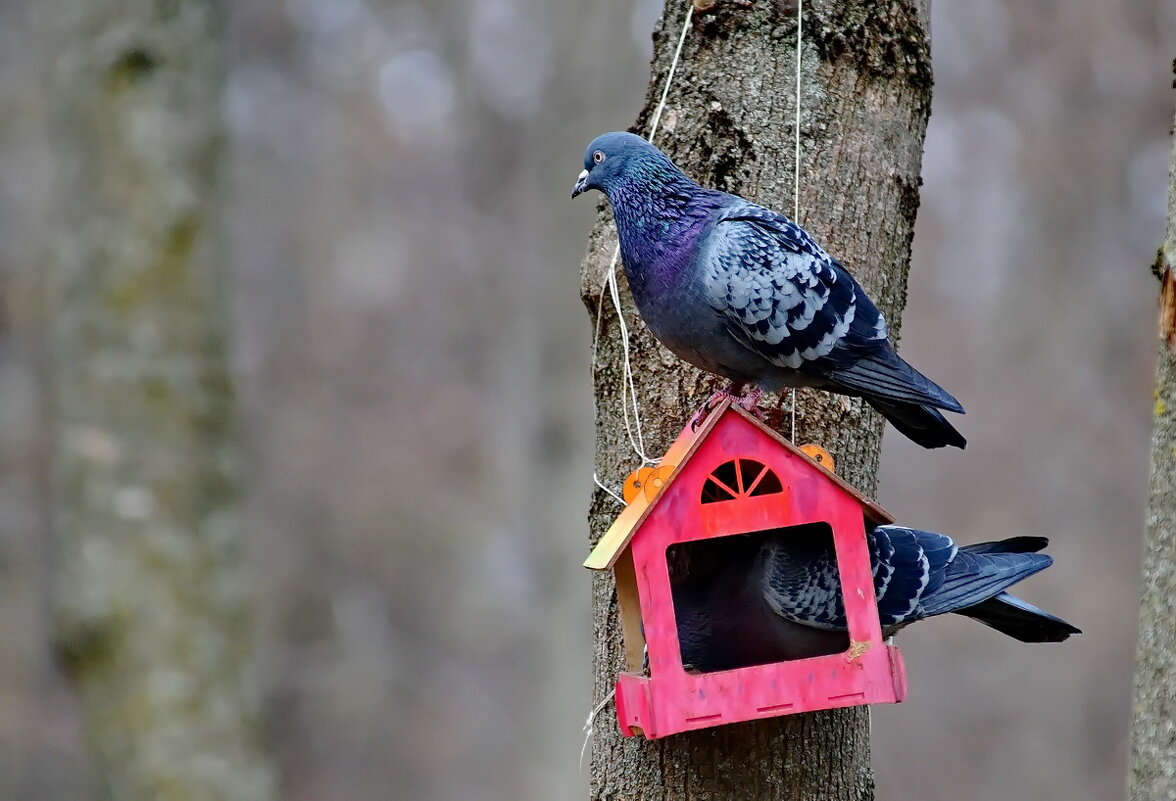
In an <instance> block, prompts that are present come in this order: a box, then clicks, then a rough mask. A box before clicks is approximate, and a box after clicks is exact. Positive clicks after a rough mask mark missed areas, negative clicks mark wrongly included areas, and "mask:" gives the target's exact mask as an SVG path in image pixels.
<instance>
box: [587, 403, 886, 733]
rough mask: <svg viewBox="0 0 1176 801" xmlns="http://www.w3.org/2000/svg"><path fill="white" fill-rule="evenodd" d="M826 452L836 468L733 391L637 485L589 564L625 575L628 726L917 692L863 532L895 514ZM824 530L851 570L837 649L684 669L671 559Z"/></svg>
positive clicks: (624, 721)
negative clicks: (892, 636)
mask: <svg viewBox="0 0 1176 801" xmlns="http://www.w3.org/2000/svg"><path fill="white" fill-rule="evenodd" d="M810 449H811V450H810ZM805 451H809V452H810V453H813V454H814V455H815V457H816V458H813V457H811V456H810V455H809V454H808V453H806V452H805ZM822 462H824V463H825V464H826V465H828V467H831V466H832V465H831V460H830V459H829V457H828V454H826V453H824V452H823V451H821V450H820V449H817V448H813V447H812V446H805V448H804V449H803V450H802V449H798V448H796V447H794V446H793V445H792V444H791V443H789V442H788V441H787V440H785V439H783V438H782V437H781V436H780V435H779V434H777V433H776V432H774V431H772V430H771V429H769V428H767V427H766V426H764V425H763V424H762V423H760V422H759V421H758V420H756V419H754V418H753V417H751V416H750V415H748V414H747V413H745V412H743V411H742V410H741V409H739V408H738V407H734V406H731V404H730V402H729V401H725V402H723V403H721V404H720V405H719V406H718V407H717V408H716V409H715V410H714V411H713V412H712V413H711V414H710V415H709V416H708V417H707V418H706V420H705V421H703V423H702V425H700V426H699V427H698V429H697V430H691V428H690V427H689V426H687V427H686V428H685V429H683V431H682V433H681V434H680V435H679V436H678V439H677V440H676V441H675V442H674V444H673V445H672V446H671V447H670V449H669V450H668V451H667V452H666V454H665V456H664V457H663V459H662V461H661V465H660V466H659V467H658V468H655V469H652V470H650V469H646V470H645V471H644V472H639V473H638V478H637V480H635V481H631V482H630V485H629V487H627V489H629V490H631V491H632V492H630V493H627V495H631V500H630V502H629V504H628V506H626V507H625V509H624V511H622V512H621V514H620V516H619V517H618V518H617V519H616V521H615V522H614V523H613V525H612V526H611V527H610V528H609V530H608V531H607V532H606V533H605V535H604V537H602V538H601V540H600V542H599V543H598V544H597V546H596V547H595V549H593V551H592V553H591V555H590V556H589V557H588V559H587V561H585V563H584V565H585V567H588V568H592V569H595V570H605V569H609V568H611V569H612V570H613V571H614V574H615V577H616V585H617V596H618V600H619V604H620V617H621V628H622V633H623V636H624V641H625V653H626V662H627V670H626V671H625V672H623V673H621V674H620V676H619V677H618V680H617V685H616V706H617V718H618V721H619V722H620V727H621V731H622V732H623V733H624V734H625V735H626V736H633V735H636V734H643V735H644V736H645V737H647V738H649V739H655V738H658V737H665V736H667V735H670V734H676V733H678V732H683V731H688V730H691V729H700V728H704V727H707V726H717V725H720V724H723V723H735V722H738V721H745V720H755V719H758V718H767V717H774V716H777V715H788V714H793V713H797V712H811V711H814V710H818V709H833V708H836V707H845V706H855V705H859V704H878V703H897V702H899V701H901V700H903V698H904V697H905V696H906V676H905V671H904V669H903V662H902V655H901V654H900V653H899V651H898V649H897V648H896V647H894V646H892V645H888V644H886V643H884V642H883V640H882V630H881V626H880V625H879V622H878V609H877V605H876V604H875V601H874V580H873V575H872V573H871V569H870V556H869V551H868V548H867V545H866V533H865V532H866V527H865V521H866V520H867V519H868V520H869V521H871V522H872V523H876V524H881V523H889V522H891V521H892V518H891V517H890V516H889V515H888V514H887V513H886V511H885V510H883V509H882V508H881V507H879V506H878V505H876V504H875V503H873V502H872V501H870V500H868V499H867V498H865V497H863V496H862V495H861V494H860V493H858V492H857V491H856V490H855V489H854V488H853V487H851V486H850V485H849V484H847V483H846V482H845V481H843V480H842V479H840V478H839V477H838V476H836V475H835V474H834V473H833V472H831V470H830V469H827V467H826V466H823V465H822ZM627 500H628V498H627ZM814 529H817V530H820V531H823V532H825V536H828V537H831V539H832V544H833V548H834V549H835V552H836V558H837V568H838V572H839V574H840V578H841V591H842V600H843V602H844V607H845V616H846V623H847V628H848V636H847V637H844V639H842V640H840V645H838V646H836V652H835V653H829V652H825V653H823V654H822V655H820V656H813V657H809V658H802V659H793V660H791V661H779V662H771V663H768V664H749V665H746V666H740V667H736V668H734V669H724V670H716V671H714V672H698V671H696V670H694V669H692V668H691V667H690V666H686V665H683V662H682V655H681V651H680V647H679V641H678V625H677V622H678V620H677V618H676V616H675V606H674V597H675V596H674V589H673V587H672V578H671V572H672V571H671V563H670V558H671V555H672V554H674V553H675V552H681V549H682V548H690V547H694V546H691V545H689V543H693V542H696V541H702V540H717V539H718V538H723V537H735V536H736V535H755V534H757V533H759V532H769V531H770V532H772V533H773V536H779V537H787V536H789V533H790V532H797V536H800V532H805V533H806V534H805V535H806V536H807V535H809V534H811V532H812V531H814ZM715 544H716V545H721V544H722V543H719V542H716V543H715Z"/></svg>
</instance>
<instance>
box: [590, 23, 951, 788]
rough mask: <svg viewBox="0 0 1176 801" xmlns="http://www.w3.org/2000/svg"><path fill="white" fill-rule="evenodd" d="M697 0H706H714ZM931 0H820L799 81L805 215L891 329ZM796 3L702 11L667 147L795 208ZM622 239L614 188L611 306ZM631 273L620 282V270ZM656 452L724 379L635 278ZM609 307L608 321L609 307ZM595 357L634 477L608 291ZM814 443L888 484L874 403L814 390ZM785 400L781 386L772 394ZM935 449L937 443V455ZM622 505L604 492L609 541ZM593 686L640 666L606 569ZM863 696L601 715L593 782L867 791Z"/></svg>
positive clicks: (622, 461) (594, 284) (922, 103)
mask: <svg viewBox="0 0 1176 801" xmlns="http://www.w3.org/2000/svg"><path fill="white" fill-rule="evenodd" d="M698 5H706V4H705V3H698ZM685 13H686V2H683V0H667V3H666V9H665V14H664V16H663V21H662V24H661V25H660V26H659V28H658V30H657V31H656V32H655V37H654V40H655V45H654V58H653V70H652V78H651V81H650V86H649V91H648V94H647V99H646V104H645V108H644V109H643V111H642V112H641V114H640V116H639V117H638V120H637V125H636V126H635V127H634V129H633V130H635V131H637V132H640V133H646V132H647V130H648V124H649V120H650V118H651V116H652V114H653V110H654V108H655V106H656V102H657V99H658V97H659V96H660V93H661V91H662V87H663V84H664V82H665V78H666V74H667V71H668V68H669V64H670V61H671V57H672V55H673V51H674V47H675V45H676V44H677V39H678V35H679V32H680V30H681V26H682V22H683V19H684V16H685ZM927 23H928V5H927V2H923V1H922V0H889V1H888V2H882V3H874V2H867V0H854V1H853V2H835V1H834V0H820V1H819V2H814V3H806V4H805V15H804V23H803V28H804V30H803V33H804V42H803V45H802V48H801V53H800V59H801V64H802V69H803V80H802V98H801V110H802V116H801V136H802V155H801V190H800V220H799V222H800V223H801V224H802V225H804V226H805V227H806V228H807V229H808V230H809V231H810V232H812V233H813V235H814V236H816V237H817V239H818V241H820V242H821V243H822V244H823V245H824V246H825V247H826V249H827V250H828V251H829V252H830V253H832V254H834V255H835V256H836V257H838V258H839V259H840V260H842V261H843V263H844V264H846V266H847V267H848V268H849V269H850V270H851V271H852V272H853V273H854V275H855V276H856V277H857V278H858V280H859V281H861V283H862V284H863V285H864V286H865V288H866V290H867V292H868V293H869V294H870V296H871V297H873V298H874V299H875V301H877V303H878V305H879V307H880V308H881V309H882V311H883V313H884V314H885V315H886V317H887V320H888V321H889V322H890V325H891V329H892V331H894V332H895V333H897V330H898V324H899V316H900V313H901V310H902V307H903V304H904V302H905V293H906V277H907V271H908V267H909V260H910V248H911V239H912V236H913V226H914V221H915V213H916V210H917V207H918V200H919V190H918V187H919V184H920V178H919V173H920V164H921V159H922V147H923V137H924V134H925V132H926V124H927V117H928V114H929V110H930V101H931V64H930V47H929V43H928V39H927ZM795 34H796V16H795V6H794V5H790V4H788V3H785V2H779V1H777V2H757V3H740V2H736V1H735V0H718V1H717V2H715V3H713V4H711V5H710V8H709V9H707V10H702V11H698V12H696V14H695V18H694V24H693V29H692V30H691V31H690V33H689V34H688V35H687V39H686V43H685V46H684V48H683V51H682V56H681V61H680V63H679V65H678V71H677V74H676V77H675V79H674V82H673V86H672V88H671V89H670V93H669V98H668V101H667V105H666V109H665V112H664V116H663V118H662V125H661V130H660V131H659V133H658V136H657V141H656V144H658V145H659V147H661V148H662V149H663V150H665V151H666V152H667V153H668V154H669V155H670V156H671V157H672V158H673V159H674V160H675V161H676V162H677V163H678V164H679V165H680V166H681V167H682V168H683V169H684V170H685V171H686V172H687V173H688V174H689V175H691V176H692V177H693V178H695V179H696V180H698V181H699V182H700V183H702V184H703V185H707V186H713V187H716V188H719V189H723V190H726V191H730V192H737V193H739V194H741V195H743V196H744V197H747V198H749V199H751V200H754V201H756V202H759V203H763V204H765V205H767V206H769V207H772V208H775V209H777V210H780V211H783V212H785V213H788V214H789V216H791V212H792V179H793V155H792V154H793V136H794V126H793V120H794V115H795V91H796V90H795V74H796V61H795V59H796V57H797V55H796V53H795V44H794V43H795ZM615 243H616V236H615V233H614V231H613V228H612V225H611V220H610V216H609V214H608V211H607V206H606V205H605V204H604V203H603V202H602V203H601V205H600V208H599V210H598V219H597V224H596V227H595V229H594V230H593V233H592V235H591V239H590V242H589V247H588V252H587V255H586V257H585V260H584V263H583V271H582V283H581V291H582V296H583V299H584V302H585V304H586V305H587V306H588V308H589V312H590V314H591V315H593V316H595V315H596V311H597V308H598V306H597V303H598V298H599V295H600V292H601V282H602V276H604V275H605V273H606V270H607V267H608V263H609V260H610V258H611V256H612V253H613V249H614V247H615ZM621 283H622V284H623V283H624V282H623V281H622V282H621ZM623 300H624V307H625V319H626V321H627V323H628V325H629V327H630V330H631V331H633V332H634V335H633V338H632V342H631V352H632V357H631V358H632V360H633V364H634V365H635V372H636V379H637V388H638V394H639V397H640V408H641V412H642V424H643V430H644V435H645V442H646V451H647V452H648V453H649V454H650V455H651V456H656V455H659V454H661V453H662V452H664V450H665V448H666V447H667V446H668V445H669V443H670V442H671V441H672V439H673V437H674V436H675V435H676V434H677V432H678V431H679V430H680V429H681V427H682V426H683V425H684V424H685V422H686V420H687V419H688V417H689V416H690V415H691V414H692V413H693V412H694V410H695V409H696V408H697V407H698V406H699V404H701V402H702V401H703V400H704V399H705V398H706V397H707V395H708V394H709V393H710V392H711V391H712V390H713V389H714V388H715V387H716V380H715V379H714V378H712V377H709V376H705V375H703V374H701V373H699V372H698V371H696V370H694V369H693V368H691V367H689V366H687V365H685V364H683V363H682V362H679V361H678V360H677V359H675V358H674V357H673V356H672V355H671V354H670V353H669V352H668V351H667V350H665V349H664V348H662V347H661V346H660V345H659V344H657V343H656V342H655V341H654V340H653V338H652V337H651V336H650V335H649V334H648V332H647V331H646V330H645V328H644V326H643V325H642V324H641V322H640V320H639V318H638V317H637V315H636V312H635V311H634V309H633V307H632V303H631V300H630V298H629V296H628V294H627V293H625V295H624V299H623ZM594 322H595V320H594ZM599 323H600V325H601V339H600V343H599V350H598V352H597V355H596V365H595V371H594V373H595V375H594V380H595V391H596V400H597V405H596V431H597V442H596V470H597V473H598V475H599V476H600V477H601V479H602V480H603V481H604V482H605V483H606V484H607V485H609V486H611V487H614V488H616V487H619V486H620V485H621V483H622V482H623V480H624V478H625V476H626V475H627V473H628V472H629V471H630V470H632V469H634V468H635V467H636V466H637V464H636V461H635V458H634V454H633V452H632V450H631V448H630V446H629V443H628V438H627V436H626V433H625V426H624V422H623V419H622V416H621V386H622V384H621V382H622V368H621V363H622V362H621V359H622V354H621V346H620V336H619V332H618V327H617V324H616V318H615V314H614V313H613V312H612V310H611V307H610V306H609V304H608V303H607V302H606V303H605V305H604V312H603V319H602V320H600V321H599ZM798 401H799V402H798V406H799V411H798V414H797V440H798V442H817V443H820V444H822V445H823V446H824V447H826V448H827V449H828V450H829V451H830V452H831V453H832V454H833V455H834V457H835V458H836V462H837V470H838V473H840V474H841V475H842V476H844V477H845V478H846V479H847V480H849V481H850V482H851V483H853V484H854V485H856V486H857V487H859V488H861V489H862V490H863V491H864V492H866V493H868V494H872V493H873V492H874V491H875V490H876V487H877V482H876V473H877V467H878V452H879V445H880V441H881V433H882V420H881V418H879V417H878V416H877V415H875V414H874V413H873V411H872V410H870V409H868V408H867V407H865V406H864V405H863V404H862V403H861V402H860V401H858V400H855V399H849V398H845V397H841V396H833V395H828V394H823V393H817V392H808V391H805V392H800V393H798ZM766 402H770V401H766ZM929 458H933V457H929ZM617 511H618V508H617V504H616V501H615V500H613V499H612V498H610V497H609V496H608V495H607V494H606V493H604V492H602V491H597V492H596V493H595V495H594V496H593V501H592V506H591V509H590V512H589V523H590V528H591V538H592V541H593V542H595V541H596V540H597V539H598V538H599V537H600V535H601V534H602V533H603V532H604V530H605V529H606V528H607V526H608V524H609V522H611V520H612V519H613V517H615V515H616V513H617ZM593 607H594V612H593V620H594V626H593V628H594V635H595V652H594V665H595V667H594V676H595V680H594V691H595V697H596V698H603V697H604V696H605V695H606V694H607V693H608V692H609V690H610V689H611V687H612V684H613V682H614V681H615V678H616V674H617V672H618V670H620V669H622V666H623V664H624V658H623V648H622V643H621V636H620V629H619V624H618V620H617V602H616V593H615V591H614V585H613V580H612V577H611V576H602V577H597V578H595V579H594V584H593ZM868 719H869V718H868V712H867V710H865V709H864V708H860V707H859V708H853V709H845V710H837V711H832V712H827V713H820V714H812V715H798V716H787V717H781V718H776V719H774V720H767V721H759V722H755V723H746V724H738V725H733V726H724V727H717V728H714V729H709V730H703V731H698V732H692V733H689V734H684V735H678V736H674V737H669V738H666V739H664V740H660V741H655V742H647V741H645V740H643V739H640V738H632V739H625V738H622V737H621V736H620V734H619V732H618V730H617V727H616V725H615V722H614V720H611V719H610V720H606V721H604V722H601V723H599V725H598V726H597V727H596V736H595V739H594V745H593V771H592V789H591V794H592V798H594V799H600V800H601V801H604V800H607V801H622V799H623V801H638V800H639V799H659V801H674V800H675V799H687V798H689V799H691V801H712V800H713V801H720V800H721V801H746V800H750V799H755V800H756V801H760V800H761V799H762V800H763V801H778V800H780V799H815V798H820V799H823V800H827V801H838V800H841V799H844V800H845V801H860V800H861V799H869V798H872V797H873V775H872V772H871V770H870V752H869V738H868Z"/></svg>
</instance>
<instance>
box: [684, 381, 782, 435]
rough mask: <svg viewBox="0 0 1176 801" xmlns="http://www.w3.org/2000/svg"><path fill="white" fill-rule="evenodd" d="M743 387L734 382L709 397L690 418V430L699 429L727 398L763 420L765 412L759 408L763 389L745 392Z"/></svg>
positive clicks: (754, 388) (755, 388)
mask: <svg viewBox="0 0 1176 801" xmlns="http://www.w3.org/2000/svg"><path fill="white" fill-rule="evenodd" d="M743 387H744V385H743V384H739V383H734V384H731V385H729V386H726V387H724V388H723V389H720V390H719V391H718V392H716V393H714V394H713V395H711V396H710V397H709V398H707V400H706V403H704V404H702V407H701V408H699V410H698V411H697V412H695V413H694V417H692V418H690V430H691V431H697V430H698V427H699V426H700V425H702V421H703V420H705V419H706V418H708V417H710V413H711V412H713V411H714V410H715V409H716V408H717V407H718V405H719V404H720V403H722V402H723V401H725V400H729V401H731V405H733V406H738V407H739V408H740V409H742V410H743V411H745V412H747V413H749V414H753V415H755V416H756V417H757V418H758V419H760V420H763V419H764V414H763V412H762V411H761V410H760V408H759V399H760V396H761V395H763V394H764V393H763V391H762V390H760V389H759V388H757V387H752V389H751V391H750V392H746V393H745V392H744V391H743Z"/></svg>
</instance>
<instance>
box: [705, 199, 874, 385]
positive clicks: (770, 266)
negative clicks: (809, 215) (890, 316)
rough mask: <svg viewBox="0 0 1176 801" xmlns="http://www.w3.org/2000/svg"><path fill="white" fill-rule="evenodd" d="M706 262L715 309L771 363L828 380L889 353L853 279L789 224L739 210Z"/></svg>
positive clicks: (719, 230) (724, 223)
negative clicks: (868, 357) (876, 353)
mask: <svg viewBox="0 0 1176 801" xmlns="http://www.w3.org/2000/svg"><path fill="white" fill-rule="evenodd" d="M701 257H702V259H703V261H704V263H703V265H702V268H703V269H702V271H701V272H702V279H703V282H704V284H705V286H706V291H707V299H708V301H709V303H710V305H711V307H712V308H714V309H715V310H716V311H718V312H719V313H720V314H722V315H723V316H724V317H725V318H726V320H727V328H728V331H729V332H730V333H731V335H732V336H733V337H734V338H735V339H736V340H737V341H739V342H740V343H741V344H742V345H743V346H744V347H747V348H748V349H750V350H752V351H753V352H755V353H757V354H758V355H760V356H761V357H763V358H764V359H766V360H767V361H769V362H771V363H773V364H776V365H779V366H780V367H789V368H792V369H794V370H801V369H806V370H807V371H811V372H817V373H824V372H828V371H830V370H834V369H838V368H840V367H843V366H844V367H848V366H849V365H851V364H853V363H854V362H856V361H857V360H858V359H859V358H860V357H861V355H864V354H865V353H868V352H869V351H870V350H872V349H876V348H879V347H884V346H885V343H886V337H887V329H886V321H885V319H884V318H883V317H882V315H881V313H880V312H879V311H878V309H877V308H876V307H875V306H874V304H873V303H872V302H871V301H870V299H869V298H868V297H866V294H865V292H864V291H863V290H862V288H861V287H860V286H859V285H858V283H857V282H856V281H855V280H854V279H853V276H851V275H850V274H849V273H848V272H846V271H845V269H844V268H843V267H842V266H841V265H840V264H838V263H837V261H836V260H834V259H832V258H830V256H829V255H828V254H827V253H825V251H824V250H822V249H821V247H820V246H819V245H818V244H817V243H816V242H814V241H813V239H812V237H810V236H809V235H808V233H807V232H806V231H805V230H804V229H803V228H801V227H800V226H799V225H797V224H795V223H794V222H792V221H791V220H789V219H788V218H786V217H783V216H780V215H778V214H776V213H774V212H772V211H770V210H768V209H765V208H763V207H761V206H756V205H754V204H751V203H738V204H734V205H732V206H730V207H728V208H727V209H726V210H724V212H723V213H722V214H721V215H720V217H719V219H718V220H717V222H716V224H715V226H714V228H713V229H712V231H711V232H710V234H709V237H708V242H707V245H706V247H705V248H704V249H703V251H702V254H701Z"/></svg>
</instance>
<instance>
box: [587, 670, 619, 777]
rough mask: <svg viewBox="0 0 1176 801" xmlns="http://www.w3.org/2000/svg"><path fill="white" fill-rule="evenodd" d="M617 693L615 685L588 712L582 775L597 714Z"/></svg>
mask: <svg viewBox="0 0 1176 801" xmlns="http://www.w3.org/2000/svg"><path fill="white" fill-rule="evenodd" d="M616 694H617V688H616V687H613V688H612V689H611V690H609V693H608V695H606V696H604V700H603V701H601V702H600V703H599V704H597V705H596V706H595V707H593V708H592V711H591V712H589V713H588V719H587V720H585V721H584V744H583V745H581V746H580V776H583V775H584V754H585V753H587V751H588V742H589V740H591V739H592V735H593V734H595V733H596V716H597V715H599V714H600V713H601V711H602V710H603V709H604V708H605V707H606V706H607V705H608V702H609V701H611V700H612V699H613V696H614V695H616Z"/></svg>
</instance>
